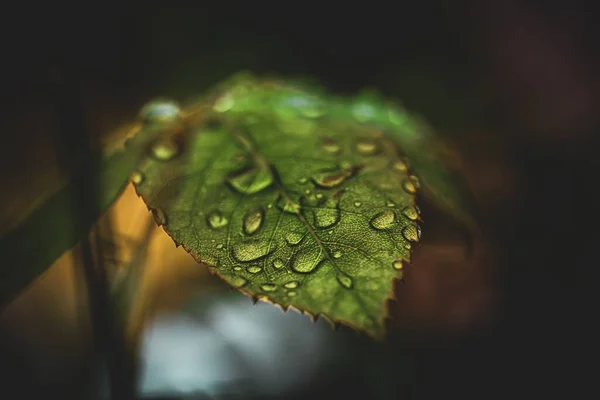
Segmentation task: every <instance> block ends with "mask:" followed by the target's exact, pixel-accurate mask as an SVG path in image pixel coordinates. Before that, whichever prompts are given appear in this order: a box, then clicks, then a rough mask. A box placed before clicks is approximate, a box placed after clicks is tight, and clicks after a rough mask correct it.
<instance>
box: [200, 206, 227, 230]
mask: <svg viewBox="0 0 600 400" xmlns="http://www.w3.org/2000/svg"><path fill="white" fill-rule="evenodd" d="M206 222H207V223H208V226H210V227H211V228H213V229H220V228H223V227H224V226H227V224H228V223H229V220H228V219H227V217H225V216H224V215H223V214H221V212H220V211H217V210H215V211H211V212H210V213H208V215H207V216H206Z"/></svg>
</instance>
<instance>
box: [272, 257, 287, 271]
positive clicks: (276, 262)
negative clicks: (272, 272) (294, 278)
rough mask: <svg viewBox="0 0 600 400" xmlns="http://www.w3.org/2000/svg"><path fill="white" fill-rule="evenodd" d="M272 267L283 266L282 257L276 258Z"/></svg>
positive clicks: (278, 267) (279, 267)
mask: <svg viewBox="0 0 600 400" xmlns="http://www.w3.org/2000/svg"><path fill="white" fill-rule="evenodd" d="M273 267H275V268H277V269H281V268H283V267H285V263H284V262H283V260H282V259H280V258H277V259H275V260H274V261H273Z"/></svg>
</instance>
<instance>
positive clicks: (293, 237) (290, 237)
mask: <svg viewBox="0 0 600 400" xmlns="http://www.w3.org/2000/svg"><path fill="white" fill-rule="evenodd" d="M302 239H304V234H303V233H300V232H293V231H292V232H288V233H286V234H285V241H286V242H287V243H288V244H289V245H291V246H295V245H297V244H299V243H300V242H301V241H302Z"/></svg>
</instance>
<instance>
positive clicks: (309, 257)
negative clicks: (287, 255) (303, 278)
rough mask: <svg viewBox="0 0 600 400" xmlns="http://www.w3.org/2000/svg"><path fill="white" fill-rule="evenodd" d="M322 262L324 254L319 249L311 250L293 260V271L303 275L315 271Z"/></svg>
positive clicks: (301, 253) (297, 255) (300, 253)
mask: <svg viewBox="0 0 600 400" xmlns="http://www.w3.org/2000/svg"><path fill="white" fill-rule="evenodd" d="M321 261H322V252H321V250H320V249H319V248H317V247H314V248H309V249H306V250H304V251H301V252H299V253H297V254H296V256H295V257H294V259H293V260H292V269H293V270H294V271H296V272H298V273H301V274H308V273H310V272H312V271H314V270H315V269H316V268H317V266H318V265H319V263H320V262H321Z"/></svg>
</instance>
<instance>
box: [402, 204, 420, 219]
mask: <svg viewBox="0 0 600 400" xmlns="http://www.w3.org/2000/svg"><path fill="white" fill-rule="evenodd" d="M402 215H404V216H405V217H406V218H408V219H410V220H411V221H416V220H417V219H419V212H418V211H417V209H416V208H415V207H413V206H408V207H405V208H404V209H403V210H402Z"/></svg>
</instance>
